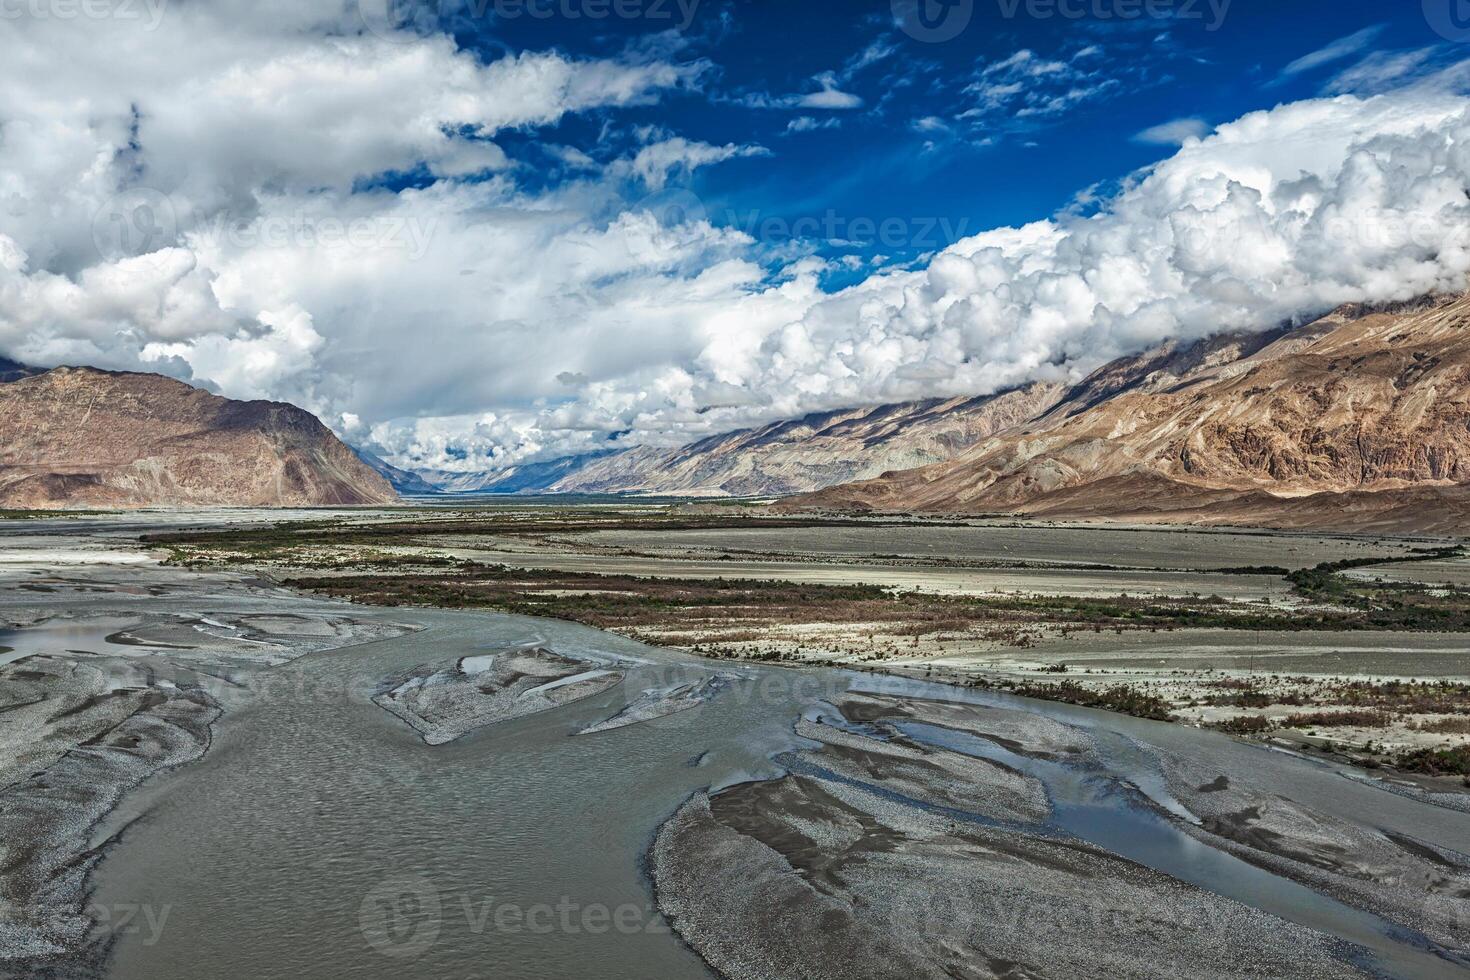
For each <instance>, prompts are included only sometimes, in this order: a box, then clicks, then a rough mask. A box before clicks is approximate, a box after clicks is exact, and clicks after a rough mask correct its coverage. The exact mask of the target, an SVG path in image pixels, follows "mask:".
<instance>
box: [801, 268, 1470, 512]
mask: <svg viewBox="0 0 1470 980" xmlns="http://www.w3.org/2000/svg"><path fill="white" fill-rule="evenodd" d="M782 507H783V508H785V509H806V508H830V509H838V510H859V511H890V512H891V511H920V512H936V513H1005V514H1024V515H1028V516H1033V517H1047V518H1056V519H1087V518H1106V519H1113V520H1140V521H1160V520H1169V521H1177V522H1181V523H1235V524H1251V523H1265V524H1272V525H1279V526H1299V527H1324V528H1325V527H1349V528H1357V529H1364V530H1368V529H1380V530H1425V531H1447V532H1460V533H1463V532H1466V531H1470V297H1466V296H1456V297H1441V298H1436V299H1426V300H1421V301H1416V302H1412V303H1406V304H1397V305H1394V306H1389V307H1382V308H1377V309H1374V308H1364V307H1359V306H1348V307H1343V308H1341V309H1339V310H1336V311H1334V312H1333V313H1331V314H1329V315H1327V316H1325V317H1322V318H1320V319H1318V320H1316V321H1313V322H1311V323H1308V324H1306V325H1304V326H1301V327H1298V328H1295V329H1290V330H1275V331H1269V332H1265V333H1260V334H1239V335H1224V336H1218V337H1214V338H1210V339H1208V340H1204V341H1200V342H1198V343H1195V344H1188V345H1178V344H1165V345H1163V346H1161V347H1159V348H1156V349H1154V350H1151V351H1148V352H1145V353H1144V354H1141V355H1138V356H1136V357H1131V358H1122V359H1120V360H1118V361H1115V362H1113V363H1112V364H1109V365H1107V366H1105V367H1104V368H1102V369H1101V370H1099V371H1098V372H1095V373H1094V374H1093V375H1092V376H1091V377H1089V378H1088V379H1086V380H1085V381H1083V382H1082V383H1081V384H1079V385H1077V386H1076V387H1074V388H1073V389H1072V390H1071V391H1070V392H1068V393H1067V395H1066V397H1065V398H1063V399H1061V400H1060V401H1059V402H1058V403H1057V404H1056V405H1055V406H1053V407H1052V408H1051V409H1050V410H1049V411H1047V412H1046V413H1044V414H1042V415H1040V416H1039V417H1038V418H1036V419H1035V420H1033V421H1031V422H1029V423H1027V424H1025V425H1023V426H1021V427H1019V428H1017V429H1016V430H1014V431H1011V432H1006V433H1001V434H998V435H997V436H995V437H994V438H991V439H988V440H985V441H983V442H981V443H979V444H977V445H976V446H974V447H972V448H971V449H969V450H968V451H966V452H965V453H963V454H962V455H960V456H958V457H956V458H955V459H953V460H950V461H947V462H943V463H938V464H935V465H932V466H928V467H923V468H919V469H913V470H908V471H904V472H895V473H889V474H886V475H883V476H881V477H878V478H876V479H873V480H868V481H860V482H854V483H851V484H847V485H842V486H835V487H831V488H828V489H826V490H822V491H818V492H816V493H813V494H810V495H806V496H800V497H796V498H793V499H791V500H789V501H785V502H783V504H782Z"/></svg>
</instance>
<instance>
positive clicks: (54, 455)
mask: <svg viewBox="0 0 1470 980" xmlns="http://www.w3.org/2000/svg"><path fill="white" fill-rule="evenodd" d="M394 500H397V495H396V494H395V493H394V492H393V488H392V487H390V486H389V485H388V482H387V481H386V480H385V479H383V478H382V477H381V476H379V475H378V474H377V473H375V472H374V471H373V470H372V469H370V468H369V467H368V466H367V465H366V464H365V463H363V462H362V461H361V460H360V459H358V458H357V456H356V454H355V453H353V451H352V450H351V449H349V448H348V447H347V446H346V445H344V444H343V443H342V442H341V441H339V440H338V439H337V437H336V436H334V435H333V434H332V432H331V430H329V429H328V428H327V427H326V426H324V425H322V423H321V422H320V421H319V420H318V419H317V418H316V416H314V415H312V414H311V413H310V412H307V411H304V410H302V409H300V408H297V407H296V406H294V405H287V404H284V403H282V402H266V401H249V402H242V401H234V400H231V399H228V398H221V397H219V396H218V395H212V394H210V393H209V392H207V391H201V390H200V389H198V388H194V387H191V386H190V385H187V384H184V383H183V382H181V381H175V380H173V379H172V378H165V377H163V376H161V375H156V374H133V373H116V372H110V371H98V370H95V369H92V368H67V367H61V368H56V369H54V370H51V371H45V372H41V373H35V374H25V373H23V372H22V373H18V374H16V375H14V380H9V381H6V382H4V383H0V507H11V508H16V507H25V508H55V507H141V506H149V505H168V506H201V505H241V506H245V505H252V506H278V505H279V506H307V505H355V504H377V503H387V502H391V501H394Z"/></svg>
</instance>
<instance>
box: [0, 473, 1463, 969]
mask: <svg viewBox="0 0 1470 980" xmlns="http://www.w3.org/2000/svg"><path fill="white" fill-rule="evenodd" d="M0 532H3V533H4V535H5V540H4V541H3V542H0V618H3V619H4V620H5V621H6V622H5V624H4V625H5V626H6V627H7V628H6V629H5V631H4V632H3V634H0V746H3V748H4V753H3V755H0V899H3V901H0V975H3V974H6V973H10V974H13V975H15V976H58V977H60V976H95V975H106V976H123V977H149V978H153V977H174V976H178V977H184V976H199V975H215V974H214V973H213V972H212V970H214V969H216V968H218V967H219V966H220V964H222V963H225V962H229V963H231V964H232V965H233V964H239V968H240V969H242V970H243V971H244V972H242V973H239V974H237V975H249V976H282V977H285V976H299V975H308V974H309V975H314V976H329V975H332V976H335V975H344V976H345V975H348V973H352V974H353V975H359V976H384V977H389V976H391V977H403V976H425V977H430V976H432V977H444V976H480V975H485V976H488V975H495V976H520V975H528V976H529V975H585V974H586V973H587V972H588V971H590V970H592V969H594V965H595V969H596V970H597V972H598V973H599V974H601V975H604V976H628V977H634V976H647V975H653V974H652V973H650V972H649V971H654V973H656V974H657V975H660V976H671V977H672V976H691V977H694V976H708V975H710V973H711V972H714V973H715V974H716V975H721V976H728V977H742V978H744V977H752V978H754V977H787V976H793V977H794V976H803V977H805V976H834V977H838V976H841V977H867V976H872V977H889V976H892V977H899V976H903V977H919V976H935V977H942V976H950V977H986V976H994V977H1021V976H1026V977H1032V976H1057V977H1071V976H1110V977H1111V976H1140V977H1143V976H1160V975H1164V974H1168V975H1173V976H1183V975H1188V976H1221V977H1226V976H1241V975H1251V976H1280V977H1288V976H1307V975H1310V976H1339V975H1341V976H1372V975H1388V976H1399V977H1417V976H1439V975H1443V976H1461V975H1466V974H1467V973H1470V949H1467V947H1466V937H1467V935H1470V555H1467V554H1466V552H1465V551H1464V550H1463V549H1462V546H1461V542H1460V541H1457V540H1453V539H1447V538H1433V537H1424V538H1404V537H1380V536H1351V535H1332V534H1322V533H1291V534H1288V533H1274V532H1267V531H1254V530H1240V529H1213V530H1207V531H1201V530H1189V529H1181V528H1168V527H1122V526H1106V527H1105V526H1082V525H1058V524H1041V523H1026V522H1021V521H1014V520H935V519H920V518H912V517H894V518H881V519H880V518H871V519H867V518H865V519H854V518H849V517H838V516H823V515H798V516H785V515H775V514H770V513H767V512H766V511H765V510H764V509H763V508H761V507H759V506H748V505H741V504H732V505H713V504H657V503H649V504H630V503H621V502H620V503H588V504H583V505H569V504H564V503H562V504H548V503H540V502H525V501H522V502H515V503H503V504H495V505H486V506H434V507H427V506H426V507H402V508H385V509H373V510H341V511H324V510H310V511H308V510H302V511H290V512H287V511H244V510H220V511H211V512H192V513H168V512H156V513H136V514H100V513H98V514H69V515H56V516H49V517H47V516H41V515H32V514H13V515H11V519H10V520H7V521H5V522H4V523H3V526H0ZM385 896H386V904H385V905H383V908H384V909H387V911H386V912H385V911H383V910H382V909H380V908H379V905H378V904H377V903H378V901H379V899H384V898H385ZM405 899H407V900H411V901H408V906H407V907H408V908H409V911H404V909H405V904H404V900H405ZM242 901H243V902H245V903H246V904H248V905H249V906H250V909H251V911H250V914H249V915H241V914H239V913H238V903H240V902H242ZM543 906H545V907H547V908H550V909H556V908H562V907H563V906H565V908H567V909H571V910H572V911H570V912H566V913H565V914H562V915H561V917H560V918H559V919H556V922H557V924H556V925H554V926H553V927H552V928H551V929H550V930H549V931H548V932H538V931H536V930H534V929H528V928H526V927H525V926H524V925H522V926H521V927H518V928H511V927H508V926H505V925H504V924H503V923H502V921H501V918H502V917H501V915H500V913H501V912H503V911H505V910H506V909H511V910H513V911H514V912H516V913H517V914H518V915H519V916H520V918H519V919H516V920H515V921H518V922H523V923H524V921H528V920H527V919H526V916H527V914H528V910H531V909H540V908H542V907H543ZM231 909H236V911H235V912H231V911H230V910H231ZM487 910H488V913H491V914H487ZM609 910H611V912H612V913H616V912H617V911H619V910H632V911H631V912H629V916H628V923H629V925H628V927H627V928H612V927H607V928H603V929H600V930H599V929H594V928H591V927H590V926H589V925H588V918H587V916H588V914H589V912H596V913H597V916H598V920H599V921H602V919H601V916H602V914H603V913H607V912H609ZM125 911H127V912H128V914H127V915H126V920H127V921H126V923H124V921H123V920H124V918H125V916H124V912H125ZM511 918H514V917H513V916H511ZM553 918H555V916H553ZM613 918H616V916H615V914H614V915H613ZM242 950H244V951H245V952H242ZM303 971H305V972H303Z"/></svg>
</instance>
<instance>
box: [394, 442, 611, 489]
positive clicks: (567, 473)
mask: <svg viewBox="0 0 1470 980" xmlns="http://www.w3.org/2000/svg"><path fill="white" fill-rule="evenodd" d="M633 451H634V452H636V451H637V450H633ZM621 452H623V450H606V451H603V452H596V453H578V454H577V455H575V456H558V457H557V458H556V459H549V460H545V461H544V462H539V463H524V464H522V465H520V466H510V467H507V468H506V469H503V470H496V471H494V472H491V473H474V472H471V473H452V472H450V471H449V470H424V471H423V472H422V476H423V477H424V478H425V479H426V480H428V481H429V482H431V483H433V484H434V485H435V486H436V487H438V488H439V490H440V492H442V493H555V492H557V491H555V490H554V489H552V488H554V487H556V486H557V485H558V484H559V483H561V482H562V481H563V480H566V479H567V478H569V477H571V476H573V475H574V474H576V473H577V472H578V471H579V470H581V469H582V468H583V467H585V466H589V465H591V464H592V463H594V462H596V461H597V460H600V459H604V458H606V457H608V456H611V455H616V454H619V453H621Z"/></svg>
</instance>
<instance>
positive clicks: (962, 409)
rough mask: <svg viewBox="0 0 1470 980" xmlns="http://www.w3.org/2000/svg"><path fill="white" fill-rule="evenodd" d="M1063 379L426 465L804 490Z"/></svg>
mask: <svg viewBox="0 0 1470 980" xmlns="http://www.w3.org/2000/svg"><path fill="white" fill-rule="evenodd" d="M1063 391H1064V389H1063V388H1061V387H1060V386H1057V385H1048V384H1033V385H1028V386H1027V387H1025V388H1020V389H1016V390H1014V391H1007V392H1003V393H1001V394H998V395H992V396H986V397H980V398H950V399H931V400H928V401H922V402H904V403H899V404H894V405H883V406H879V407H877V408H873V407H868V408H859V409H847V410H843V411H837V412H824V413H820V414H815V415H808V416H805V417H803V418H799V419H793V420H789V421H782V422H774V423H772V424H770V425H766V426H762V427H760V428H756V429H744V430H741V431H739V432H731V433H726V434H724V435H719V436H712V437H710V438H708V439H702V440H700V441H699V442H695V443H690V444H689V445H687V446H680V447H678V448H675V449H658V448H638V449H630V450H626V451H622V452H616V453H594V454H590V455H586V456H575V457H567V458H565V459H561V460H553V461H551V462H550V463H542V464H535V465H532V466H525V467H520V468H519V469H517V470H513V471H506V472H505V473H502V474H497V475H491V476H488V477H480V476H478V475H461V476H460V477H459V478H458V479H457V480H448V479H446V477H449V476H451V475H450V474H438V473H429V474H425V476H427V478H428V479H429V480H430V481H432V482H434V483H437V484H438V485H439V486H441V487H442V488H444V489H446V490H456V491H464V490H475V491H480V492H486V491H488V492H498V493H522V492H538V493H588V494H594V493H637V494H666V495H685V496H710V497H717V496H735V497H739V496H759V495H765V494H789V493H801V492H804V491H809V490H816V489H820V488H821V487H827V486H831V485H833V484H835V483H843V482H846V481H850V480H862V479H867V478H869V477H874V476H877V475H879V474H880V473H884V472H887V471H888V470H894V469H907V468H911V467H915V466H924V465H927V464H929V463H934V462H937V461H939V460H945V459H951V458H953V457H954V456H955V455H956V454H957V453H960V452H962V451H963V450H965V449H966V448H967V447H969V446H973V445H974V444H976V443H977V442H979V441H980V440H982V439H986V438H988V437H990V436H992V435H994V434H995V433H997V432H1002V431H1004V430H1006V429H1008V428H1011V427H1014V426H1016V425H1018V424H1020V423H1022V422H1025V421H1027V420H1029V419H1031V418H1034V417H1036V416H1037V415H1038V414H1040V413H1041V412H1044V411H1046V410H1047V409H1048V408H1050V407H1051V406H1052V405H1054V404H1055V403H1056V401H1057V399H1058V398H1060V397H1061V395H1062V394H1063Z"/></svg>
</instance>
